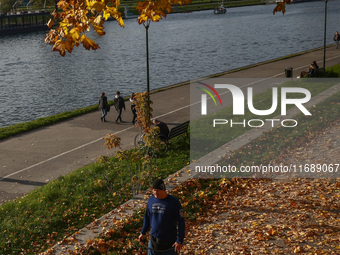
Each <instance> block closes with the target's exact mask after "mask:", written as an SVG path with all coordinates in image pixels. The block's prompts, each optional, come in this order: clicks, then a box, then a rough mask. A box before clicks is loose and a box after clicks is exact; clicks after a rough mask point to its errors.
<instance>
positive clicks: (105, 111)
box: [102, 108, 107, 120]
mask: <svg viewBox="0 0 340 255" xmlns="http://www.w3.org/2000/svg"><path fill="white" fill-rule="evenodd" d="M106 115H107V110H106V109H105V108H102V119H103V120H105V117H106Z"/></svg>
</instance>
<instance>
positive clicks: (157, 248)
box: [138, 179, 185, 255]
mask: <svg viewBox="0 0 340 255" xmlns="http://www.w3.org/2000/svg"><path fill="white" fill-rule="evenodd" d="M152 188H153V194H154V195H153V196H151V197H150V198H149V200H148V203H147V206H146V212H145V215H144V223H143V227H142V231H141V234H140V236H139V238H138V239H139V241H140V242H142V241H143V240H144V239H145V235H146V232H147V231H148V230H149V229H150V228H151V230H150V234H151V237H150V241H149V247H148V255H174V254H177V252H179V251H180V250H181V248H182V246H183V241H184V235H185V221H184V215H183V209H182V205H181V203H180V202H179V201H178V200H177V198H175V197H174V196H171V195H168V194H167V193H166V188H165V184H164V182H163V180H161V179H156V180H155V181H154V182H153V185H152Z"/></svg>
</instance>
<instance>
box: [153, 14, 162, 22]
mask: <svg viewBox="0 0 340 255" xmlns="http://www.w3.org/2000/svg"><path fill="white" fill-rule="evenodd" d="M160 19H162V17H161V16H159V15H154V16H152V21H154V22H157V21H159V20H160Z"/></svg>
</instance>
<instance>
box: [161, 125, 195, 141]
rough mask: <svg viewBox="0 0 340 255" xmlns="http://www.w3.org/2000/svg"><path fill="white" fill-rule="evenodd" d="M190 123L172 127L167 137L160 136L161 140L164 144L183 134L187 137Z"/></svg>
mask: <svg viewBox="0 0 340 255" xmlns="http://www.w3.org/2000/svg"><path fill="white" fill-rule="evenodd" d="M189 124H190V121H189V120H188V121H186V122H183V123H181V124H179V125H177V126H175V127H173V128H172V129H171V130H170V132H169V135H168V137H164V136H160V138H161V140H164V141H165V142H166V143H168V141H169V140H170V139H172V138H174V137H176V136H179V135H181V134H183V133H186V134H187V135H188V127H189Z"/></svg>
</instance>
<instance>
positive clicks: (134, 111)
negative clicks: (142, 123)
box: [130, 93, 137, 124]
mask: <svg viewBox="0 0 340 255" xmlns="http://www.w3.org/2000/svg"><path fill="white" fill-rule="evenodd" d="M130 102H131V112H132V115H133V118H132V124H135V122H136V118H137V110H136V98H135V93H132V94H131V97H130Z"/></svg>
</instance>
